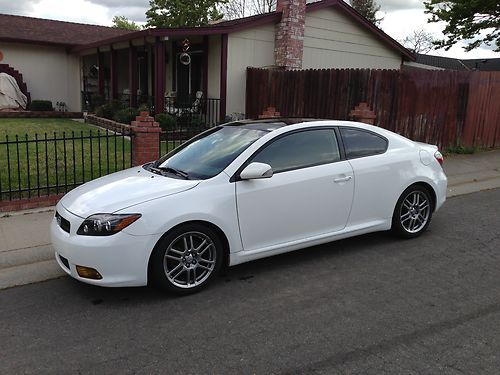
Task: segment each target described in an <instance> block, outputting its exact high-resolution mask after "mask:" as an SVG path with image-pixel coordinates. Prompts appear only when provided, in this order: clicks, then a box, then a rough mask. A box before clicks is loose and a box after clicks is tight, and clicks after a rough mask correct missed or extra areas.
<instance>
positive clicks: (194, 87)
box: [176, 52, 203, 107]
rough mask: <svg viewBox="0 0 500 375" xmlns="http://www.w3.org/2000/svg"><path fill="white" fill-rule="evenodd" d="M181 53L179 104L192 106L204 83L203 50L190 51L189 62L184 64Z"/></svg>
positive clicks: (178, 81) (178, 56)
mask: <svg viewBox="0 0 500 375" xmlns="http://www.w3.org/2000/svg"><path fill="white" fill-rule="evenodd" d="M180 56H181V54H180V53H179V54H177V60H176V64H177V77H176V82H177V84H176V85H177V106H178V107H190V106H191V104H192V102H193V100H194V96H195V94H196V91H202V90H203V89H202V84H203V66H202V65H203V59H202V56H203V54H202V53H201V52H190V53H189V56H190V62H189V64H185V63H184V64H183V63H182V62H181V60H180Z"/></svg>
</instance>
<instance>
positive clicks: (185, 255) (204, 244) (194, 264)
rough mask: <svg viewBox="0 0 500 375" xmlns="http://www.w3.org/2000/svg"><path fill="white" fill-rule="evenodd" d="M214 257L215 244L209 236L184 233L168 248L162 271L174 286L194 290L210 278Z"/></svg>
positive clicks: (214, 262) (213, 266)
mask: <svg viewBox="0 0 500 375" xmlns="http://www.w3.org/2000/svg"><path fill="white" fill-rule="evenodd" d="M216 256H217V252H216V248H215V244H214V242H213V241H212V239H211V238H210V237H209V236H207V235H206V234H204V233H201V232H195V231H193V232H186V233H183V234H181V235H179V236H178V237H176V238H175V239H174V240H173V241H172V242H171V243H170V245H169V246H168V248H167V250H166V251H165V255H164V259H163V269H164V272H165V275H166V277H167V279H168V280H169V281H170V282H171V283H172V284H173V285H174V286H176V287H178V288H183V289H189V288H194V287H197V286H199V285H201V284H202V283H203V282H204V281H205V280H207V279H208V278H209V277H210V275H211V274H212V272H213V270H214V268H215V264H216Z"/></svg>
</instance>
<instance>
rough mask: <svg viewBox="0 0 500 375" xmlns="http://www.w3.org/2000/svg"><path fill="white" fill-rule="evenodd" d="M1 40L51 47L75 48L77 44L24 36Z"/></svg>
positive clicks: (2, 38) (0, 39)
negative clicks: (25, 37)
mask: <svg viewBox="0 0 500 375" xmlns="http://www.w3.org/2000/svg"><path fill="white" fill-rule="evenodd" d="M0 42H6V43H22V44H35V45H38V46H40V45H42V46H51V47H61V48H68V49H70V48H74V47H75V46H76V44H69V43H63V42H51V41H46V40H35V39H24V38H9V37H1V38H0Z"/></svg>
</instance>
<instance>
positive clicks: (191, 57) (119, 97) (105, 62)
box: [79, 30, 227, 126]
mask: <svg viewBox="0 0 500 375" xmlns="http://www.w3.org/2000/svg"><path fill="white" fill-rule="evenodd" d="M158 31H160V32H161V31H163V33H164V34H165V33H167V32H170V33H172V31H177V32H178V31H179V30H158ZM134 35H135V33H133V34H132V35H131V37H130V39H129V40H128V41H120V42H114V41H113V40H109V41H108V43H104V44H102V45H99V46H96V47H94V48H88V49H86V50H84V51H79V52H80V55H81V87H82V109H83V110H84V111H90V112H92V111H93V110H94V109H95V108H96V107H97V106H99V105H102V104H104V103H107V102H111V101H113V100H115V101H119V102H121V103H122V106H123V107H132V108H138V107H140V106H142V107H144V106H147V108H148V109H149V110H150V112H151V113H152V114H157V113H167V114H169V115H171V116H173V117H175V118H176V119H177V120H178V122H181V123H183V122H191V121H192V120H193V119H194V121H196V122H197V123H200V122H201V123H203V124H204V125H206V126H213V125H215V124H217V123H219V122H221V121H223V120H224V118H225V98H224V96H225V95H221V92H222V93H223V94H224V91H225V89H224V87H222V86H223V85H225V82H222V81H224V80H221V76H222V69H225V63H222V61H225V59H226V57H225V55H224V52H223V51H224V48H223V44H224V39H226V40H227V35H226V36H225V37H224V35H182V34H181V35H161V36H146V37H142V38H134ZM226 44H227V42H226ZM226 48H227V47H226ZM226 53H227V52H226ZM224 77H225V74H224Z"/></svg>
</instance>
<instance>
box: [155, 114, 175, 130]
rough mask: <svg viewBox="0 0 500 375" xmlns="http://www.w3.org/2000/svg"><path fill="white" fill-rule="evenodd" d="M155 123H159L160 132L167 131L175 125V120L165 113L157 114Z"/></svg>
mask: <svg viewBox="0 0 500 375" xmlns="http://www.w3.org/2000/svg"><path fill="white" fill-rule="evenodd" d="M155 121H157V122H159V123H160V127H161V128H162V130H169V129H171V128H173V127H175V125H176V122H177V121H176V119H175V117H174V116H170V115H168V114H166V113H158V114H157V115H156V116H155Z"/></svg>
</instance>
